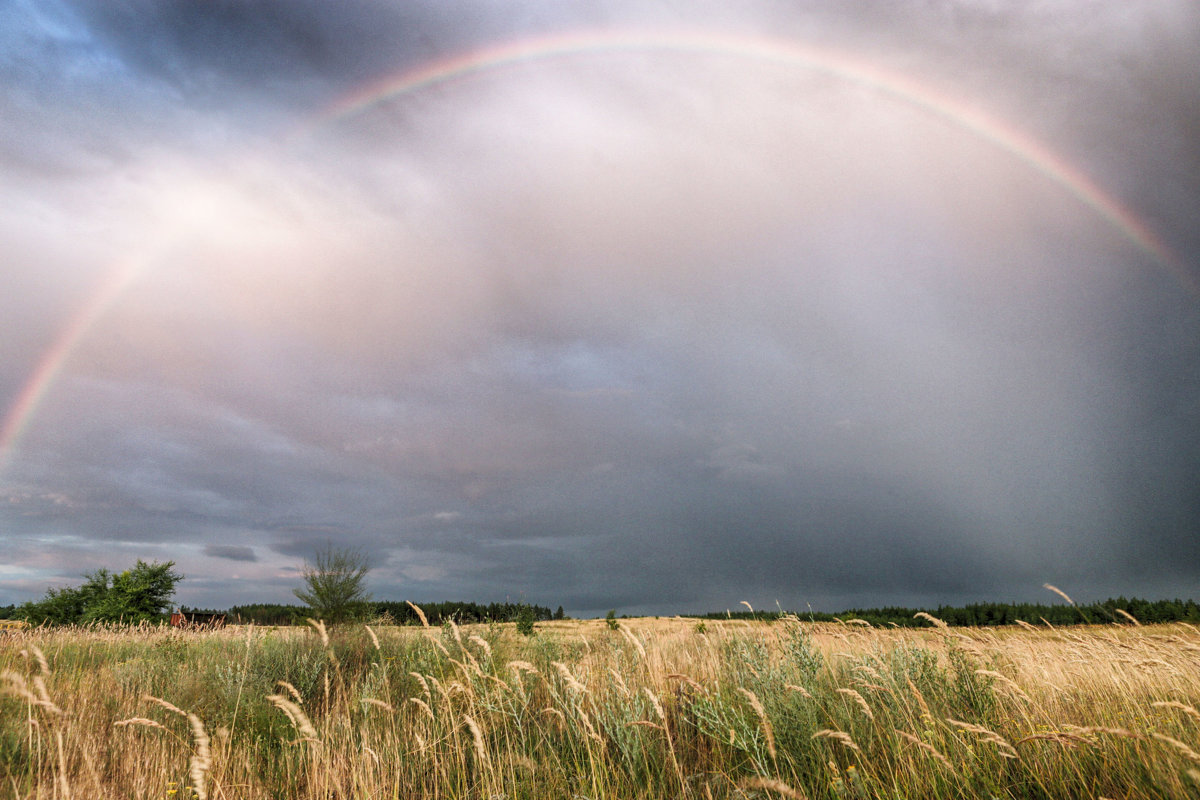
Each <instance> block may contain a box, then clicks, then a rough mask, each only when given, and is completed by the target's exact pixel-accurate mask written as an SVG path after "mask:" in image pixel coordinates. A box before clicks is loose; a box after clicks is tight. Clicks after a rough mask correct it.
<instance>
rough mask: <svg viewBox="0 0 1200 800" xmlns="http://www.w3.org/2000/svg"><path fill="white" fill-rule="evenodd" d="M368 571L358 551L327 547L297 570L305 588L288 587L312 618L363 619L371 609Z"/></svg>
mask: <svg viewBox="0 0 1200 800" xmlns="http://www.w3.org/2000/svg"><path fill="white" fill-rule="evenodd" d="M370 571H371V565H370V563H369V562H368V561H367V557H366V556H365V555H363V554H362V553H360V552H357V551H355V550H335V549H334V548H332V547H329V548H326V549H325V550H322V551H320V552H318V553H317V555H316V557H315V558H314V559H313V561H312V563H309V562H307V561H306V562H305V563H304V568H303V570H302V573H301V574H302V575H303V576H304V585H305V587H306V588H304V589H294V590H292V591H293V594H295V595H296V597H298V598H300V599H301V600H303V601H304V602H305V603H306V604H307V605H308V607H309V609H310V610H311V612H312V615H313V617H315V618H316V619H323V620H325V621H327V622H333V623H337V622H346V621H347V620H352V619H365V618H367V616H368V615H369V614H370V612H371V607H370V605H369V602H370V599H371V596H370V595H369V594H367V586H366V579H367V573H368V572H370Z"/></svg>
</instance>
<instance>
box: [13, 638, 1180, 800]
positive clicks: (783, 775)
mask: <svg viewBox="0 0 1200 800" xmlns="http://www.w3.org/2000/svg"><path fill="white" fill-rule="evenodd" d="M0 670H3V676H2V678H0V688H2V689H3V690H4V691H3V694H0V781H2V783H0V797H12V798H156V799H158V800H179V799H180V798H190V797H200V798H222V799H225V798H228V799H229V800H232V799H233V798H321V799H322V800H334V799H335V798H337V799H340V798H411V797H431V798H459V797H462V798H467V797H470V798H505V799H506V800H515V799H516V798H575V797H582V798H590V799H591V800H597V799H598V798H616V797H620V798H644V797H646V798H680V797H695V798H731V797H763V798H778V797H809V798H949V797H956V798H957V797H980V798H987V797H997V798H1006V797H1019V798H1040V797H1055V798H1101V797H1106V798H1185V797H1197V796H1200V753H1198V751H1200V713H1198V712H1197V710H1196V709H1197V707H1200V631H1197V629H1196V628H1194V627H1192V626H1189V625H1186V624H1176V625H1168V626H1155V627H1150V626H1145V627H1142V626H1135V625H1134V624H1133V623H1132V622H1130V624H1129V625H1122V626H1116V625H1113V626H1107V627H1084V628H1069V629H1068V628H1056V629H1050V628H1047V627H1045V626H1041V627H1039V628H1036V629H1035V628H1003V629H944V628H940V627H937V626H936V625H935V624H934V622H932V621H931V622H930V628H928V629H926V630H897V629H887V630H879V629H874V628H869V627H866V626H862V625H837V624H813V623H806V622H801V621H798V620H795V619H794V618H785V619H784V620H781V621H778V622H774V623H770V624H768V623H762V622H759V623H753V622H738V621H724V622H713V621H708V622H706V623H703V624H699V623H697V622H696V621H694V620H682V619H661V620H660V619H637V620H623V621H622V622H621V628H620V630H617V631H613V630H609V629H608V627H607V626H606V625H605V623H604V621H603V620H595V621H583V622H575V621H566V622H554V623H539V624H538V626H537V631H536V633H535V635H534V636H532V637H528V638H527V637H524V636H520V635H519V634H517V633H516V631H515V630H514V628H513V626H511V625H492V626H486V625H476V626H467V627H463V628H456V627H454V626H449V625H448V626H446V627H445V628H442V629H430V628H425V629H421V628H397V627H391V626H385V625H380V626H372V627H371V628H367V627H364V626H361V625H359V626H356V627H345V628H340V629H337V630H330V631H329V632H328V635H327V636H326V634H325V632H323V631H321V630H318V629H317V628H315V627H313V628H307V629H264V628H229V629H225V630H219V631H212V632H178V631H172V630H169V629H161V628H143V629H128V628H126V629H95V630H86V629H58V630H31V631H8V632H0Z"/></svg>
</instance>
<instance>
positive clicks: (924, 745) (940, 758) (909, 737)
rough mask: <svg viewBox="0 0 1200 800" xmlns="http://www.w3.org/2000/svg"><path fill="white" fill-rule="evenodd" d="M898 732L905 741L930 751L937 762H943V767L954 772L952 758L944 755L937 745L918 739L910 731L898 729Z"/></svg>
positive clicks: (927, 751)
mask: <svg viewBox="0 0 1200 800" xmlns="http://www.w3.org/2000/svg"><path fill="white" fill-rule="evenodd" d="M896 733H897V735H899V736H900V738H902V739H904V740H905V741H907V742H909V743H910V744H913V745H915V746H916V747H919V748H920V749H922V750H924V751H925V752H926V753H929V755H931V756H933V757H934V759H936V760H937V762H938V763H939V764H941V765H942V766H943V767H945V768H946V769H948V770H950V771H951V772H954V765H953V764H951V763H950V759H948V758H946V757H945V756H944V755H942V754H941V752H939V751H938V749H937V748H936V747H934V746H933V745H931V744H929V743H928V742H923V741H921V740H920V739H918V738H917V737H916V736H913V735H912V734H911V733H909V732H908V731H901V730H897V731H896Z"/></svg>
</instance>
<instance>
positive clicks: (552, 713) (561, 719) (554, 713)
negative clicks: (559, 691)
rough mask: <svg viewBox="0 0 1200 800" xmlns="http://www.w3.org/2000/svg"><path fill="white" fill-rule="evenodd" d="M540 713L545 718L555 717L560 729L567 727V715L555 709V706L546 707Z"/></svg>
mask: <svg viewBox="0 0 1200 800" xmlns="http://www.w3.org/2000/svg"><path fill="white" fill-rule="evenodd" d="M539 713H540V714H543V715H545V716H549V717H554V718H555V719H557V720H558V724H559V726H560V727H566V724H567V716H566V714H564V713H563V712H562V711H560V710H559V709H557V708H555V707H554V706H546V707H545V708H543V709H542V710H541V711H540V712H539Z"/></svg>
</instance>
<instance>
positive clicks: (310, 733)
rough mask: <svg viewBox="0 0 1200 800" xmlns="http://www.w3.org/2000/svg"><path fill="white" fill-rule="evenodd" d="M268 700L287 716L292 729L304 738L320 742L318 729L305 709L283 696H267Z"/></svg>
mask: <svg viewBox="0 0 1200 800" xmlns="http://www.w3.org/2000/svg"><path fill="white" fill-rule="evenodd" d="M267 700H268V701H269V702H270V703H271V704H272V705H274V706H275V707H276V708H278V709H279V710H280V711H282V712H283V713H284V714H286V715H287V718H288V720H290V721H291V723H292V727H293V728H295V729H296V732H297V733H299V734H300V735H301V736H302V737H303V738H305V739H310V740H312V741H314V742H320V739H319V738H318V736H317V729H316V728H314V727H313V724H312V720H310V719H309V718H308V715H307V714H305V713H304V709H302V708H300V706H298V705H296V704H295V703H293V702H292V701H291V700H288V699H287V698H286V697H284V696H283V695H281V694H271V695H267Z"/></svg>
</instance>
